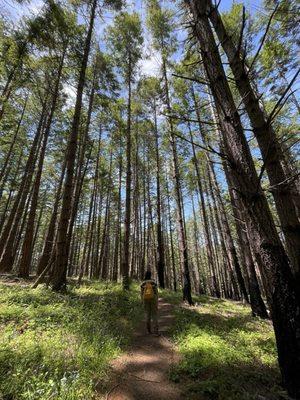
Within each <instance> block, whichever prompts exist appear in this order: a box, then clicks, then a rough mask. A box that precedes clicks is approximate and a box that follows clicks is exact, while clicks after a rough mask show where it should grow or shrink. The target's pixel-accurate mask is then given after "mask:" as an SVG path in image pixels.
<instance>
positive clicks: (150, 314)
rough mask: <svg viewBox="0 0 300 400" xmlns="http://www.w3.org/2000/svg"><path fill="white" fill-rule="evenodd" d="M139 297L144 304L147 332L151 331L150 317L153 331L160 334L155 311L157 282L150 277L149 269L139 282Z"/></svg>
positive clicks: (156, 305)
mask: <svg viewBox="0 0 300 400" xmlns="http://www.w3.org/2000/svg"><path fill="white" fill-rule="evenodd" d="M141 299H142V302H143V304H144V308H145V313H146V323H147V332H148V333H149V334H150V333H152V332H151V319H152V322H153V333H154V334H155V335H156V336H160V334H159V333H158V322H157V311H158V290H157V284H156V283H155V282H154V280H153V279H151V271H149V270H148V271H147V272H146V274H145V280H144V282H143V283H142V284H141Z"/></svg>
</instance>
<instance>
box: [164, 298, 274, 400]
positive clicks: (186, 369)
mask: <svg viewBox="0 0 300 400" xmlns="http://www.w3.org/2000/svg"><path fill="white" fill-rule="evenodd" d="M198 300H199V303H200V306H199V307H187V306H183V307H177V309H176V313H175V316H176V324H175V327H174V329H173V331H172V336H173V338H174V340H175V341H176V343H177V345H178V348H179V351H180V354H181V356H182V360H181V362H180V363H179V364H178V365H177V366H175V367H174V368H173V369H172V372H171V378H172V380H174V381H175V382H178V383H180V384H181V385H183V386H184V388H185V390H184V393H183V397H182V398H183V399H187V400H196V399H197V400H258V399H262V398H264V399H267V400H271V399H272V400H273V399H279V398H280V393H281V392H282V389H281V388H280V375H279V370H278V366H277V355H276V349H275V340H274V335H273V330H272V326H271V323H270V321H265V320H261V319H259V318H254V317H252V315H251V312H250V309H249V308H248V307H247V306H245V305H243V304H241V303H238V302H232V301H227V300H219V299H213V298H208V297H204V296H203V297H201V298H200V299H198ZM259 396H262V397H259Z"/></svg>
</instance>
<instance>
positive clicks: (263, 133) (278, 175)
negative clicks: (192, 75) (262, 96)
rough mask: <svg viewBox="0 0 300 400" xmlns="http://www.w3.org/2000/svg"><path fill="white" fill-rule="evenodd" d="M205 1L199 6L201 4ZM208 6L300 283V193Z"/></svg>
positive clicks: (243, 71)
mask: <svg viewBox="0 0 300 400" xmlns="http://www.w3.org/2000/svg"><path fill="white" fill-rule="evenodd" d="M205 2H206V1H204V2H202V3H203V4H204V3H205ZM208 5H209V8H210V10H209V11H210V12H209V18H210V20H211V22H212V24H213V26H214V29H215V31H216V33H217V35H218V38H219V40H220V42H221V45H222V47H223V49H224V51H225V53H226V55H227V58H228V61H229V65H230V68H231V70H232V72H233V75H234V78H235V83H236V86H237V89H238V91H239V93H240V95H241V98H242V99H243V102H244V105H245V109H246V112H247V114H248V116H249V120H250V122H251V125H252V128H253V133H254V135H255V137H256V139H257V142H258V145H259V148H260V151H261V154H262V158H263V162H264V167H265V169H266V172H267V174H268V178H269V181H270V184H271V186H272V194H273V197H274V201H275V206H276V210H277V213H278V216H279V219H280V223H281V228H282V231H283V233H284V236H285V240H286V246H287V250H288V254H289V257H290V260H291V263H292V266H293V271H294V273H295V275H296V278H297V282H298V284H300V221H299V220H298V217H297V212H296V209H295V203H294V201H293V197H295V198H296V197H297V198H298V200H297V203H298V204H299V200H300V199H299V198H300V194H299V193H296V192H295V189H296V187H295V188H294V189H293V188H292V187H291V183H288V178H289V177H288V176H286V175H285V172H284V169H283V167H282V164H281V161H282V160H281V159H282V156H281V155H282V150H281V148H280V145H279V143H278V140H277V138H276V135H275V132H274V130H273V128H272V124H271V121H269V119H268V117H267V116H266V114H265V113H264V110H263V107H262V105H261V104H260V102H259V97H258V96H257V95H256V93H255V91H254V89H253V87H252V85H251V82H250V79H249V73H248V72H247V68H246V64H245V62H244V60H243V58H242V57H241V53H240V52H239V51H238V49H237V47H236V46H235V44H234V42H233V40H232V38H231V37H230V36H229V35H228V34H227V32H226V29H225V26H224V24H223V21H222V19H221V17H220V14H219V13H218V10H217V8H216V7H214V6H213V4H212V2H211V0H208ZM202 9H204V7H203V8H202ZM199 12H200V7H199ZM284 182H286V183H284Z"/></svg>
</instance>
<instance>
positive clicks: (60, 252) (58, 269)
mask: <svg viewBox="0 0 300 400" xmlns="http://www.w3.org/2000/svg"><path fill="white" fill-rule="evenodd" d="M96 6H97V0H93V3H92V7H91V14H90V21H89V28H88V32H87V36H86V39H85V45H84V54H83V58H82V63H81V67H80V74H79V80H78V87H77V95H76V103H75V111H74V117H73V121H72V128H71V133H70V137H69V141H68V144H67V149H66V179H65V183H64V189H63V198H62V206H61V212H60V219H59V223H58V232H57V239H56V254H55V262H54V266H53V272H52V277H51V284H52V288H53V290H60V289H62V288H64V287H65V286H66V274H67V267H68V243H67V241H66V238H67V233H68V226H69V221H70V216H71V204H72V196H73V192H74V168H75V159H76V152H77V141H78V132H79V127H80V116H81V108H82V96H83V89H84V84H85V77H86V68H87V63H88V58H89V53H90V48H91V39H92V32H93V27H94V20H95V13H96Z"/></svg>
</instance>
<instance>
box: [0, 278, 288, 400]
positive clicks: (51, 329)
mask: <svg viewBox="0 0 300 400" xmlns="http://www.w3.org/2000/svg"><path fill="white" fill-rule="evenodd" d="M161 297H162V298H163V299H162V300H161V302H160V330H161V331H162V336H161V337H155V336H152V335H146V334H145V327H144V323H143V322H141V321H142V318H143V309H142V307H141V305H140V299H139V287H138V285H137V284H134V285H132V290H131V291H130V292H129V293H127V294H126V293H123V291H122V289H121V286H120V285H117V284H111V283H101V282H86V283H85V284H84V285H83V286H82V287H80V288H76V287H75V286H71V287H70V289H69V291H68V292H67V293H66V294H58V293H53V292H52V291H51V290H48V289H45V287H39V288H38V289H31V288H30V285H29V283H28V282H25V281H16V282H13V281H7V280H0V343H1V346H0V400H96V399H97V400H99V399H102V398H104V399H107V400H117V399H120V400H121V399H122V400H129V399H130V400H133V399H134V400H136V399H138V400H142V399H144V398H145V399H150V400H152V399H153V400H154V399H157V400H164V399H172V400H177V399H182V400H278V399H285V398H286V397H285V393H284V392H283V391H282V389H281V387H280V375H279V370H278V365H277V356H276V347H275V340H274V335H273V330H272V325H271V323H270V321H265V320H261V319H259V318H253V317H252V316H251V311H250V308H249V307H248V306H247V305H244V304H242V303H239V302H233V301H229V300H223V299H219V300H218V299H213V298H210V297H208V296H200V297H195V301H196V305H195V306H194V307H188V306H186V305H183V304H182V303H181V293H173V292H170V291H162V292H161ZM148 381H155V382H148ZM126 396H127V397H126Z"/></svg>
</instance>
